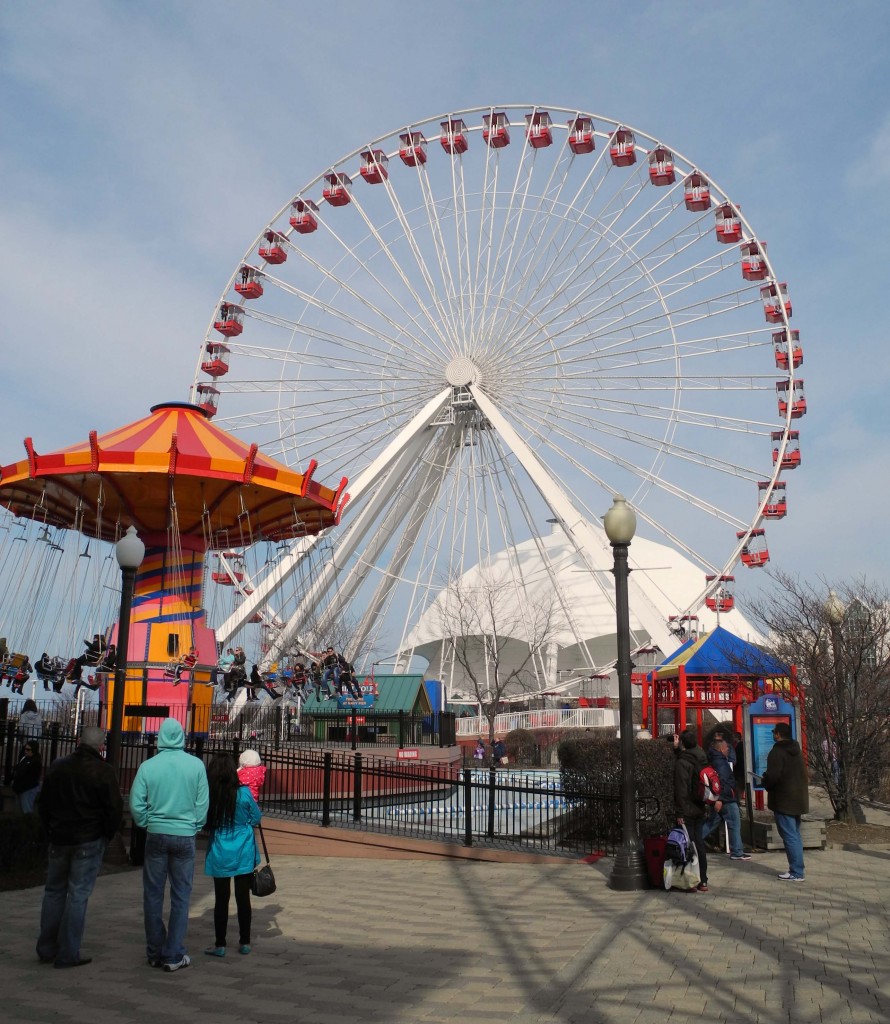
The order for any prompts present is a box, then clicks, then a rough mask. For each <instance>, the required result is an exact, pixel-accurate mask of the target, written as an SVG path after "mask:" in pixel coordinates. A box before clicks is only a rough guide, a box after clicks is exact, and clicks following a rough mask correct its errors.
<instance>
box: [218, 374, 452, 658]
mask: <svg viewBox="0 0 890 1024" xmlns="http://www.w3.org/2000/svg"><path fill="white" fill-rule="evenodd" d="M450 397H451V388H450V387H448V388H445V389H444V390H442V391H440V392H439V394H437V395H436V397H435V398H433V399H431V400H430V401H429V402H427V404H426V405H425V406H424V407H423V409H421V411H420V412H419V413H418V414H417V415H416V416H415V417H414V418H413V419H412V420H411V421H410V422H409V423H408V424H406V425H405V426H404V427H403V428H402V430H400V431H399V433H398V434H397V435H396V436H395V437H394V438H393V440H392V441H391V442H390V443H389V444H388V445H387V446H386V448H385V449H384V450H383V451H382V452H381V453H380V455H378V456H377V458H375V459H374V460H373V462H371V464H370V465H369V466H368V468H367V469H366V470H365V471H364V472H363V473H362V474H361V475H360V476H359V478H358V480H356V482H355V483H354V484H353V485H352V487H351V488H350V502H349V505H347V512H349V513H351V514H352V515H355V510H356V508H357V507H360V508H361V509H362V512H361V516H360V517H359V518H357V519H356V521H355V522H354V523H353V524H352V525H351V527H350V530H349V532H348V533H347V535H346V536H345V537H344V538H343V540H342V541H341V542H340V543H339V544H338V545H337V555H338V558H339V560H340V563H341V564H342V562H343V561H344V560H345V559H347V558H349V557H350V555H351V554H352V553H353V552H354V551H355V550H356V549H357V547H358V545H359V544H360V543H361V541H362V540H363V539H364V537H365V535H366V534H367V532H368V530H369V529H370V528H371V525H372V524H373V522H374V519H375V517H376V515H377V513H378V511H379V509H380V508H381V507H382V505H383V504H384V501H385V498H386V499H387V500H388V496H391V494H392V493H393V491H394V490H395V488H396V487H397V486H398V485H399V484H400V483H401V482H402V481H403V480H404V479H405V477H406V476H407V475H408V473H409V471H410V469H411V467H412V466H413V464H414V462H415V460H416V458H417V456H418V454H419V452H420V451H422V450H423V448H424V447H426V443H427V442H426V439H425V438H424V437H423V434H424V432H425V431H426V430H427V429H428V428H429V426H430V425H431V424H432V422H433V421H434V420H435V419H436V417H437V416H438V415H439V413H440V412H441V411H442V409H443V408H444V406H445V405H446V403H447V402H448V400H449V399H450ZM394 470H395V471H394ZM384 474H386V479H385V483H384V486H383V487H382V488H381V487H378V488H377V489H376V491H375V492H374V493H373V495H372V497H371V498H370V499H368V500H367V504H365V503H364V501H363V499H365V496H366V495H367V494H368V493H369V492H370V491H371V490H372V488H373V487H374V485H375V484H378V483H379V482H380V477H381V475H384ZM363 505H364V507H362V506H363ZM311 539H312V540H315V538H311ZM285 561H287V560H285ZM292 571H293V570H292V569H291V572H292ZM337 571H338V567H337V565H329V566H326V567H325V570H324V571H323V572H322V573H321V574H320V577H319V579H318V580H317V581H316V583H314V584H313V586H312V588H311V589H310V592H309V594H307V596H306V597H305V598H304V599H303V601H301V603H300V606H299V608H298V609H297V611H296V612H295V613H294V615H293V616H291V618H290V619H289V620H288V623H287V625H286V626H285V628H284V630H283V631H282V633H281V635H280V636H279V638H278V646H279V648H280V649H282V648H284V647H286V646H287V644H289V643H290V642H291V641H293V639H294V638H295V637H296V635H297V634H298V632H299V628H300V626H301V624H302V622H303V620H304V618H305V616H306V614H307V610H309V609H311V608H312V607H314V606H315V605H316V604H317V602H318V601H319V600H320V598H321V597H322V596H323V595H324V593H326V592H327V590H328V589H329V588H330V587H331V586H332V585H333V584H334V582H335V581H336V578H337ZM275 575H276V577H277V576H278V575H279V574H278V573H276V574H275ZM288 575H290V573H288ZM285 578H286V577H284V578H282V579H281V581H280V582H279V583H278V586H280V585H281V583H283V582H284V579H285ZM276 589H277V588H276ZM267 596H268V593H267V592H266V589H265V587H262V588H259V589H258V590H257V591H256V592H255V593H254V594H252V595H251V597H250V599H249V600H248V601H245V602H244V604H242V605H241V606H240V607H239V609H238V611H237V613H236V615H237V616H238V618H239V619H240V620H241V622H240V624H239V626H238V628H240V626H241V625H243V624H244V622H246V621H247V619H248V618H250V615H252V614H253V612H254V611H255V610H256V607H257V606H258V605H259V603H260V601H261V600H262V599H264V598H265V597H267ZM235 617H236V616H232V617H230V619H229V620H227V622H226V623H225V624H224V625H225V626H228V625H229V623H230V622H231V621H232V620H233V619H234V618H235Z"/></svg>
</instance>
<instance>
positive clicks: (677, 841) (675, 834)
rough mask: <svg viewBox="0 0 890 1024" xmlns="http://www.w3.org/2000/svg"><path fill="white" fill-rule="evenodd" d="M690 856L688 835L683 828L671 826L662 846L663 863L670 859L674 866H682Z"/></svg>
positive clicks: (687, 861)
mask: <svg viewBox="0 0 890 1024" xmlns="http://www.w3.org/2000/svg"><path fill="white" fill-rule="evenodd" d="M691 856H692V854H691V853H690V850H689V835H688V833H687V832H686V830H685V829H683V828H672V829H671V830H670V832H668V837H667V843H665V847H664V859H665V863H667V862H668V861H670V862H671V863H672V864H673V865H674V866H675V867H678V868H683V867H685V866H686V865H687V864H688V863H689V859H690V857H691Z"/></svg>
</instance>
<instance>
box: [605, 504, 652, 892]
mask: <svg viewBox="0 0 890 1024" xmlns="http://www.w3.org/2000/svg"><path fill="white" fill-rule="evenodd" d="M603 526H604V527H605V530H606V536H607V537H608V538H609V543H610V544H611V545H612V556H613V558H614V562H615V564H614V567H613V569H612V575H613V576H614V577H615V615H616V620H617V643H618V661H617V664H616V668H617V671H618V725H619V729H620V744H621V746H620V751H621V846H620V847H619V848H618V850H617V852H616V854H615V863H614V865H613V866H612V874H611V875H610V876H609V888H610V889H618V890H620V891H622V892H629V891H631V890H635V889H648V888H649V879H648V875H647V873H646V862H645V860H644V858H643V847H642V845H641V843H640V836H639V833H638V832H637V794H636V788H637V787H636V778H635V776H634V732H633V708H632V703H631V700H632V694H631V682H630V672H631V664H630V610H629V608H628V601H627V578H628V575H629V574H630V569H629V568H628V565H627V549H628V547H629V545H630V542H631V541H632V540H633V536H634V533H635V532H636V529H637V517H636V515H635V514H634V511H633V509H631V508H630V507H629V506H628V504H627V501H626V500H625V498H624V497H623V495H621V494H616V495H615V497H614V498H613V499H612V507H611V508H610V509H609V511H608V512H607V513H606V514H605V516H603Z"/></svg>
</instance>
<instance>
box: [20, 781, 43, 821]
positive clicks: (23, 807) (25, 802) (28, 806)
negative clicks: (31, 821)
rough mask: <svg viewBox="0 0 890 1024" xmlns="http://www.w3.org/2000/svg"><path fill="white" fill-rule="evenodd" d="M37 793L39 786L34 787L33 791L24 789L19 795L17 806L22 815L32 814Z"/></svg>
mask: <svg viewBox="0 0 890 1024" xmlns="http://www.w3.org/2000/svg"><path fill="white" fill-rule="evenodd" d="M39 792H40V786H35V787H34V788H33V789H26V790H25V792H24V793H19V795H18V804H19V810H20V811H21V812H22V814H31V813H32V812H33V810H34V804H35V803H36V802H37V794H38V793H39Z"/></svg>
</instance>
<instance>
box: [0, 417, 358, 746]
mask: <svg viewBox="0 0 890 1024" xmlns="http://www.w3.org/2000/svg"><path fill="white" fill-rule="evenodd" d="M25 449H26V452H27V457H26V458H25V459H23V460H22V461H21V462H18V463H16V464H14V465H9V466H4V467H3V468H2V470H0V503H2V504H3V505H4V506H6V507H7V508H8V509H9V510H10V511H11V512H12V513H13V514H14V515H15V516H16V517H17V518H16V522H18V523H19V524H23V523H25V522H29V523H31V524H32V525H34V526H36V527H37V528H38V529H39V531H40V534H39V537H38V539H37V540H36V541H34V544H36V546H37V547H38V548H40V547H44V548H45V550H44V552H43V560H42V564H41V571H40V572H39V573H38V576H37V583H38V586H37V587H36V588H35V592H34V593H33V594H31V595H21V603H22V605H23V613H22V614H23V615H24V616H25V618H23V619H22V618H20V619H18V620H16V618H15V616H12V617H11V618H9V619H7V620H6V622H7V624H8V626H9V627H10V628H9V633H8V636H9V638H10V642H11V643H12V644H15V645H18V644H21V643H22V641H23V639H25V638H26V636H27V617H28V616H29V615H31V614H32V613H33V618H34V620H37V619H38V618H39V614H38V611H39V613H40V614H43V613H44V612H45V610H46V609H45V608H44V607H43V606H44V605H48V604H50V603H52V602H50V601H49V598H50V596H52V597H54V598H55V599H56V600H55V604H57V605H59V604H61V605H64V604H65V603H66V597H67V598H68V599H70V600H72V601H77V602H78V603H81V604H83V603H84V602H83V595H82V590H81V587H84V588H85V585H86V582H87V577H86V573H85V572H84V573H82V574H81V577H80V578H79V579H78V578H77V574H76V573H75V575H74V576H73V577H72V578H71V579H70V580H68V581H67V586H70V588H71V589H70V593H69V594H67V595H66V589H67V587H66V580H65V579H64V576H63V574H62V573H61V572H60V571H59V569H60V564H59V561H60V560H59V559H58V556H59V555H60V554H61V553H62V552H63V551H64V548H65V545H64V543H61V542H60V541H63V539H64V537H63V535H65V534H67V535H68V536H69V537H70V536H71V535H72V534H73V535H74V536H76V537H77V538H79V539H82V540H83V542H84V550H83V552H79V553H78V555H77V561H78V562H85V561H87V562H88V561H90V560H92V555H91V547H92V546H93V545H94V544H95V545H96V546H98V545H99V544H100V543H101V542H110V543H116V542H117V541H118V540H119V539H120V537H121V536H122V534H123V533H125V532H126V531H127V529H128V528H129V527H130V526H133V527H135V528H136V531H137V533H138V534H139V536H140V539H141V540H142V541H143V542H144V543H145V548H146V553H145V558H144V560H143V562H142V565H141V567H140V568H139V570H138V572H137V575H136V584H135V593H134V597H133V610H132V624H131V629H130V637H129V643H128V650H127V677H126V691H125V695H124V700H125V704H126V705H127V706H130V707H134V706H135V707H141V708H146V707H156V706H159V705H162V706H167V707H170V708H171V709H173V708H177V707H192V708H194V709H195V711H194V715H195V721H194V724H193V728H199V729H200V728H202V727H204V728H206V725H205V724H204V721H203V719H204V718H205V717H206V713H207V712H206V709H207V708H209V706H210V704H211V694H212V685H210V684H211V670H212V669H213V668H214V667H215V666H216V662H217V657H218V655H217V647H216V639H215V636H214V632H213V630H212V629H211V628H210V627H209V626H208V625H207V622H206V616H205V611H204V608H203V602H202V593H203V581H204V571H205V556H206V554H207V553H208V552H211V551H212V552H217V553H218V557H219V559H220V561H221V562H222V563H223V564H229V560H236V559H237V555H236V554H235V553H234V551H233V549H235V548H241V547H243V546H245V545H250V544H252V543H254V542H255V540H256V539H257V538H258V537H263V538H265V539H267V540H268V541H269V542H272V543H284V542H286V541H288V540H291V539H293V538H294V537H306V536H311V535H313V534H316V533H318V532H319V531H321V530H325V529H327V528H328V527H330V526H333V525H334V524H335V523H336V522H337V521H338V520H339V515H340V511H341V510H342V507H343V504H344V503H345V501H346V500H347V495H345V493H344V489H345V486H346V480H345V478H344V479H343V480H341V481H340V484H339V486H338V487H337V488H336V489H331V488H328V487H325V486H323V485H321V484H318V483H316V482H315V481H314V480H313V478H312V477H313V473H314V471H315V468H316V463H315V462H310V463H309V464H308V466H307V467H306V469H305V471H304V472H302V473H300V472H296V471H294V470H292V469H289V468H288V467H286V466H284V465H282V464H280V463H278V462H276V461H274V460H273V459H270V458H268V457H267V456H265V455H263V454H262V453H261V452H260V451H259V450H258V447H257V445H256V444H251V445H246V444H244V443H242V442H241V441H239V440H237V439H236V438H234V437H232V436H231V435H230V434H228V433H227V432H226V431H225V430H223V429H222V428H221V427H218V426H216V425H215V424H212V423H211V422H210V420H209V419H208V417H207V414H206V413H205V412H204V410H202V409H200V408H198V407H196V406H193V405H188V404H185V403H177V402H171V403H166V404H163V405H156V406H153V407H152V409H151V412H150V414H149V415H148V416H146V417H145V418H143V419H141V420H138V421H137V422H135V423H131V424H129V425H127V426H125V427H121V428H119V429H117V430H114V431H111V432H110V433H108V434H104V435H101V436H98V435H97V434H96V432H95V431H93V432H91V433H90V435H89V438H88V440H87V441H86V442H84V443H81V444H76V445H73V446H71V447H69V448H64V449H62V450H61V451H57V452H50V453H47V454H38V453H37V451H36V450H35V447H34V444H33V442H32V440H31V438H27V439H26V440H25ZM7 532H9V531H7ZM40 541H43V545H41V544H40ZM16 542H17V536H13V537H12V538H11V539H10V540H8V541H7V543H8V544H9V545H10V547H12V548H15V546H16ZM76 546H77V547H78V548H79V545H76ZM11 555H12V556H13V557H16V556H17V555H18V552H17V551H15V550H13V551H12V552H11ZM105 561H106V562H108V559H107V558H106V559H105ZM112 564H113V560H112ZM24 571H25V570H24V567H23V572H24ZM115 573H116V569H114V568H113V569H112V578H113V574H115ZM26 576H28V577H29V578H30V579H32V580H33V575H32V574H31V573H27V574H26ZM107 576H108V574H107V573H106V574H104V575H103V576H102V577H100V578H105V579H107ZM41 583H43V584H45V586H44V587H43V588H42V587H41V586H40V584H41ZM101 586H102V587H103V589H104V588H105V587H111V589H112V593H113V590H114V588H113V586H112V585H111V584H110V583H107V582H106V583H103V584H101ZM42 590H43V592H41V591H42ZM270 614H272V613H271V612H270V611H269V610H268V609H266V610H265V611H264V612H262V613H258V615H259V618H260V620H261V621H262V618H263V615H270ZM111 622H114V614H113V613H111V614H108V611H106V612H105V619H104V621H101V624H98V625H97V628H96V629H95V630H92V631H91V630H90V628H88V627H87V628H86V629H85V635H86V636H92V637H93V639H92V640H91V641H86V640H84V641H83V642H84V644H86V645H87V653H86V654H85V655H84V656H83V658H82V660H81V661H80V665H79V667H82V665H83V661H86V662H87V664H90V663H92V664H93V665H95V667H96V668H97V671H96V672H95V674H94V676H92V677H88V678H87V681H86V683H85V684H84V683H83V681H82V679H81V677H80V674H79V672H78V676H77V678H76V679H75V680H74V684H75V687H79V686H80V685H88V686H90V687H91V688H99V690H100V695H101V699H102V700H103V701H107V700H110V696H111V695H110V694H109V693H108V690H109V689H110V687H111V686H112V685H113V674H111V673H109V672H107V671H101V669H102V668H103V666H106V665H108V662H109V661H110V659H109V658H108V656H107V652H108V651H110V650H112V649H113V648H114V646H115V644H116V637H117V625H116V624H115V625H111V626H109V623H111ZM25 642H26V641H25ZM19 657H21V655H19ZM108 667H111V666H110V665H108ZM74 668H75V661H74V660H73V659H72V661H71V662H69V663H68V665H66V666H65V668H63V669H62V670H61V673H55V674H56V679H55V680H54V681H55V684H56V685H55V687H54V688H55V689H57V690H58V689H59V688H60V685H64V681H65V679H66V672H67V678H71V673H72V672H73V671H74ZM90 680H92V681H90ZM47 683H48V680H47V679H45V680H44V686H45V687H46V688H48V687H47ZM143 717H145V716H144V715H143ZM129 718H130V716H128V719H129ZM124 728H125V729H128V730H129V729H137V730H139V729H141V728H142V726H141V724H140V723H139V722H137V721H129V720H127V721H125V725H124Z"/></svg>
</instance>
